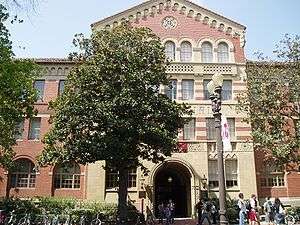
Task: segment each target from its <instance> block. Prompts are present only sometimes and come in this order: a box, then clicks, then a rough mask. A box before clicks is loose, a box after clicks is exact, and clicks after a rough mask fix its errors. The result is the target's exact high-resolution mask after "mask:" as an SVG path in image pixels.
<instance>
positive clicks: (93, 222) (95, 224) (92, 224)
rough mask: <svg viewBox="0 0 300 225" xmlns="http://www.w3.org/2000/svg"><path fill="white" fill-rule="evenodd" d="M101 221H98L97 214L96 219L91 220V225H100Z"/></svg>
mask: <svg viewBox="0 0 300 225" xmlns="http://www.w3.org/2000/svg"><path fill="white" fill-rule="evenodd" d="M101 224H102V221H101V220H100V219H99V214H97V216H96V218H95V219H93V220H92V222H91V225H101Z"/></svg>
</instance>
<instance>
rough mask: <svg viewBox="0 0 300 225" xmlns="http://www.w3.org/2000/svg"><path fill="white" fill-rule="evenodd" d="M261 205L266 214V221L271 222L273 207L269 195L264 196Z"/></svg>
mask: <svg viewBox="0 0 300 225" xmlns="http://www.w3.org/2000/svg"><path fill="white" fill-rule="evenodd" d="M263 206H264V211H265V214H266V222H267V223H268V224H272V223H273V221H274V207H273V203H272V201H271V199H270V197H266V202H265V203H264V205H263Z"/></svg>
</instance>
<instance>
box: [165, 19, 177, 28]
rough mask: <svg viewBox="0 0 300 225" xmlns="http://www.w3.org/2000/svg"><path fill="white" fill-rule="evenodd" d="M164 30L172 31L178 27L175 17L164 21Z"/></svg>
mask: <svg viewBox="0 0 300 225" xmlns="http://www.w3.org/2000/svg"><path fill="white" fill-rule="evenodd" d="M162 26H163V28H165V29H167V30H170V29H174V28H175V27H176V26H177V20H176V19H175V18H174V17H173V16H167V17H165V18H164V19H163V21H162Z"/></svg>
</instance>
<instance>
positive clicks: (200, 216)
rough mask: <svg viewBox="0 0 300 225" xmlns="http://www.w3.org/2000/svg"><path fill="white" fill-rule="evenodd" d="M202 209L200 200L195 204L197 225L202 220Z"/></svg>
mask: <svg viewBox="0 0 300 225" xmlns="http://www.w3.org/2000/svg"><path fill="white" fill-rule="evenodd" d="M202 209H203V202H202V200H201V199H200V200H199V202H198V203H197V204H196V210H197V216H198V223H197V224H198V225H200V221H201V218H202Z"/></svg>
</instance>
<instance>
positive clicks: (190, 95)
mask: <svg viewBox="0 0 300 225" xmlns="http://www.w3.org/2000/svg"><path fill="white" fill-rule="evenodd" d="M182 99H183V100H191V99H194V80H182Z"/></svg>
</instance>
